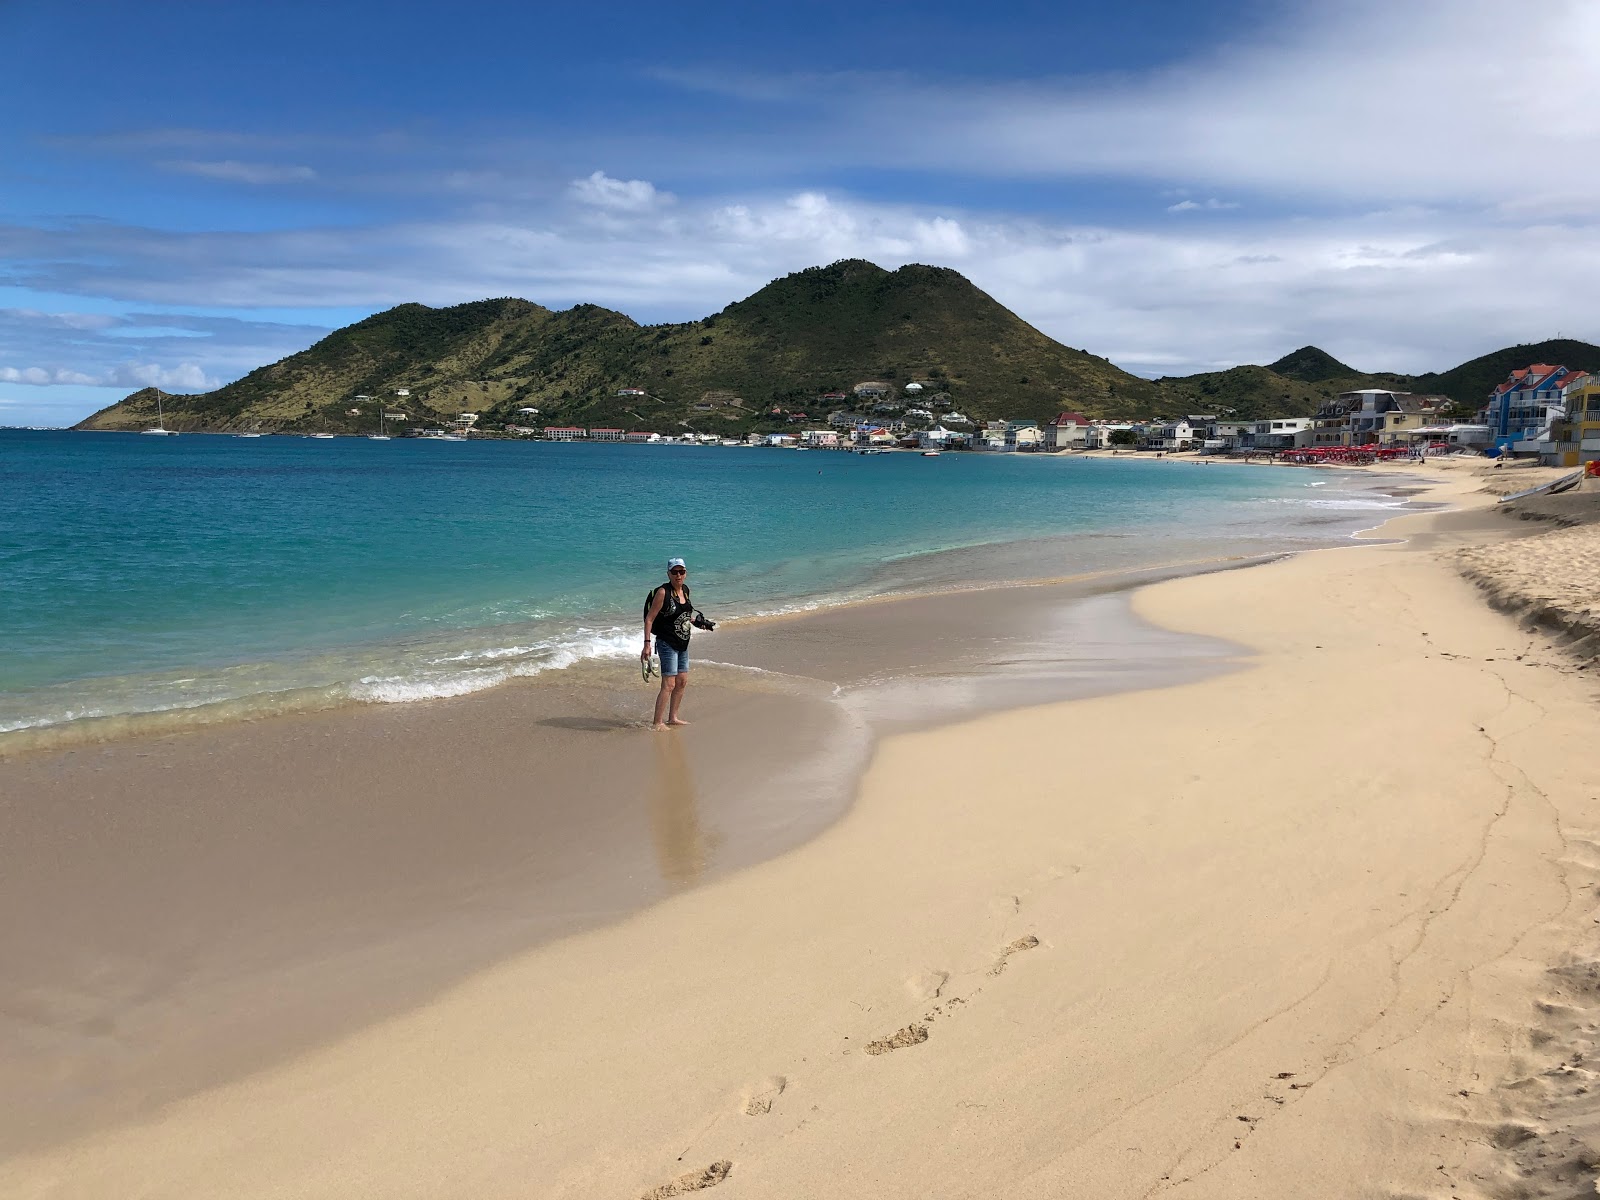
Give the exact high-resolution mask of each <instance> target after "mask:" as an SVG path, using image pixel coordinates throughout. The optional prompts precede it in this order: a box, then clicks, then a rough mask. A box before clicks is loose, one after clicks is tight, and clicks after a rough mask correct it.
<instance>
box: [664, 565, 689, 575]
mask: <svg viewBox="0 0 1600 1200" xmlns="http://www.w3.org/2000/svg"><path fill="white" fill-rule="evenodd" d="M688 573H689V572H688V571H686V570H685V569H684V568H682V567H673V568H672V570H670V571H668V572H667V574H668V575H687V574H688Z"/></svg>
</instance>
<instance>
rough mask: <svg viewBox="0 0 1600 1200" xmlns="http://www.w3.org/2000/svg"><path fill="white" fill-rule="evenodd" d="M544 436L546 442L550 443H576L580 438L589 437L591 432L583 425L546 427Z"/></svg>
mask: <svg viewBox="0 0 1600 1200" xmlns="http://www.w3.org/2000/svg"><path fill="white" fill-rule="evenodd" d="M544 436H545V440H546V441H550V442H575V441H577V440H578V439H579V438H583V437H588V436H589V431H588V430H587V429H584V428H583V427H582V426H581V425H546V426H545V427H544Z"/></svg>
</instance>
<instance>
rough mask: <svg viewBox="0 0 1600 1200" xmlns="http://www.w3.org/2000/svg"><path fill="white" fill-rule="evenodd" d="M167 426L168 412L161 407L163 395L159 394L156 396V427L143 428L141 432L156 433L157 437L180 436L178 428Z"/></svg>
mask: <svg viewBox="0 0 1600 1200" xmlns="http://www.w3.org/2000/svg"><path fill="white" fill-rule="evenodd" d="M166 426H167V414H166V412H165V411H164V410H163V409H162V407H161V396H160V395H159V394H157V396H156V423H155V427H154V428H153V429H141V430H140V431H139V432H140V433H149V434H154V435H155V436H156V437H177V436H178V431H177V430H176V429H168V428H167V427H166Z"/></svg>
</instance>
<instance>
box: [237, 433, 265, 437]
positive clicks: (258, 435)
mask: <svg viewBox="0 0 1600 1200" xmlns="http://www.w3.org/2000/svg"><path fill="white" fill-rule="evenodd" d="M233 436H234V437H260V436H261V434H259V433H236V434H234V435H233Z"/></svg>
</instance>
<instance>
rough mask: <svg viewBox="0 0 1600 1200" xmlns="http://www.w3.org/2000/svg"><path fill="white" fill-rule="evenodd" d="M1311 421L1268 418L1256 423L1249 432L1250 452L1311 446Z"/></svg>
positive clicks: (1308, 419) (1309, 419)
mask: <svg viewBox="0 0 1600 1200" xmlns="http://www.w3.org/2000/svg"><path fill="white" fill-rule="evenodd" d="M1312 426H1313V421H1312V419H1311V418H1310V417H1270V418H1268V419H1266V420H1262V421H1256V422H1255V423H1254V426H1253V428H1252V429H1251V430H1250V440H1249V448H1250V449H1252V450H1292V449H1294V448H1295V447H1296V446H1309V445H1311V436H1312Z"/></svg>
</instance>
